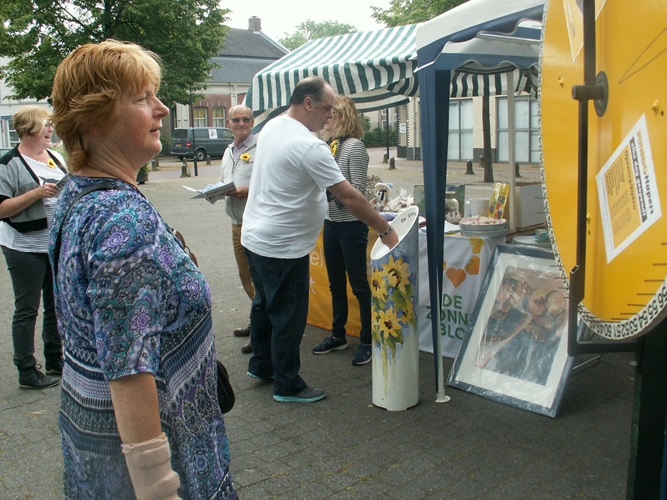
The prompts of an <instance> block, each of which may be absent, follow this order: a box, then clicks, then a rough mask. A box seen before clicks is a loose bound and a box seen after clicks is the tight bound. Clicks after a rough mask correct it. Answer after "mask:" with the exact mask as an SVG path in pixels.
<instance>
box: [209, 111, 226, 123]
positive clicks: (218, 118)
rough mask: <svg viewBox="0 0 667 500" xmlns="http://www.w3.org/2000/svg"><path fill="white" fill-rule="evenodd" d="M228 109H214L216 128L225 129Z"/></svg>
mask: <svg viewBox="0 0 667 500" xmlns="http://www.w3.org/2000/svg"><path fill="white" fill-rule="evenodd" d="M226 111H227V108H213V110H212V113H213V117H212V118H213V126H214V127H224V126H225V118H226V116H225V112H226Z"/></svg>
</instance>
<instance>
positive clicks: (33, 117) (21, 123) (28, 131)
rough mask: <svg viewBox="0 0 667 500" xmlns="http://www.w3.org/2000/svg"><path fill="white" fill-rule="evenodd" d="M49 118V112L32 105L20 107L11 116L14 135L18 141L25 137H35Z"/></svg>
mask: <svg viewBox="0 0 667 500" xmlns="http://www.w3.org/2000/svg"><path fill="white" fill-rule="evenodd" d="M50 116H51V112H50V111H49V110H48V109H46V108H40V107H39V106H34V105H32V104H31V105H29V106H24V107H22V108H21V109H19V110H18V111H17V112H16V113H14V116H12V121H13V124H14V130H16V135H18V136H19V139H20V138H21V137H23V136H25V135H35V134H37V133H39V132H41V131H42V130H43V129H44V125H45V124H46V122H47V120H48V119H49V117H50Z"/></svg>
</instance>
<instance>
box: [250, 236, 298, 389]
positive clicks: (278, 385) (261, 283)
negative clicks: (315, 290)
mask: <svg viewBox="0 0 667 500" xmlns="http://www.w3.org/2000/svg"><path fill="white" fill-rule="evenodd" d="M246 254H247V256H248V264H249V265H250V275H251V276H252V281H253V284H254V285H255V297H254V298H253V300H252V308H251V310H250V342H251V343H252V352H253V354H252V357H251V358H250V361H249V362H248V371H249V372H250V373H252V374H254V375H257V376H259V377H262V378H269V377H271V376H274V377H275V378H274V382H273V393H274V394H276V395H278V396H293V395H295V394H297V393H299V392H301V391H302V390H303V389H305V388H306V382H305V381H304V380H303V379H302V378H301V376H300V375H299V370H300V369H301V358H300V348H301V340H302V339H303V332H304V330H305V328H306V320H307V319H308V286H309V282H310V269H309V265H310V261H309V256H308V255H305V256H303V257H300V258H297V259H276V258H272V257H263V256H261V255H258V254H256V253H253V252H251V251H249V250H247V249H246Z"/></svg>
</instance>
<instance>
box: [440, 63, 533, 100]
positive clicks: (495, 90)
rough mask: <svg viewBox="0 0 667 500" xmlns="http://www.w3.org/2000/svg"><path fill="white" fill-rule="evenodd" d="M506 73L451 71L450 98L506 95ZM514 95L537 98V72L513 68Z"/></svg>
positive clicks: (530, 69) (531, 69)
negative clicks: (526, 95)
mask: <svg viewBox="0 0 667 500" xmlns="http://www.w3.org/2000/svg"><path fill="white" fill-rule="evenodd" d="M507 73H508V71H507V70H505V71H503V72H501V73H500V72H499V73H495V72H494V73H489V72H481V73H476V72H474V71H470V70H465V69H463V70H459V69H455V70H454V71H452V76H451V78H452V81H451V93H450V97H476V96H482V95H507V93H508V88H507ZM512 73H513V75H514V93H515V94H520V93H528V94H532V95H533V96H535V97H537V89H538V70H537V67H531V68H529V69H527V70H524V69H518V68H514V70H512Z"/></svg>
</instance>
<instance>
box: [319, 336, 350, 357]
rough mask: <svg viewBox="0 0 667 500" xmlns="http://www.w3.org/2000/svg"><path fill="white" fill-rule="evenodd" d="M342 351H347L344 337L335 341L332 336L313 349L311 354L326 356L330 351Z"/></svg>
mask: <svg viewBox="0 0 667 500" xmlns="http://www.w3.org/2000/svg"><path fill="white" fill-rule="evenodd" d="M343 349H347V340H345V337H343V338H342V339H337V338H336V337H334V336H333V335H332V336H331V337H327V338H325V339H324V340H323V341H322V342H320V343H319V344H318V345H316V346H315V347H313V354H326V353H328V352H331V351H342V350H343Z"/></svg>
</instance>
